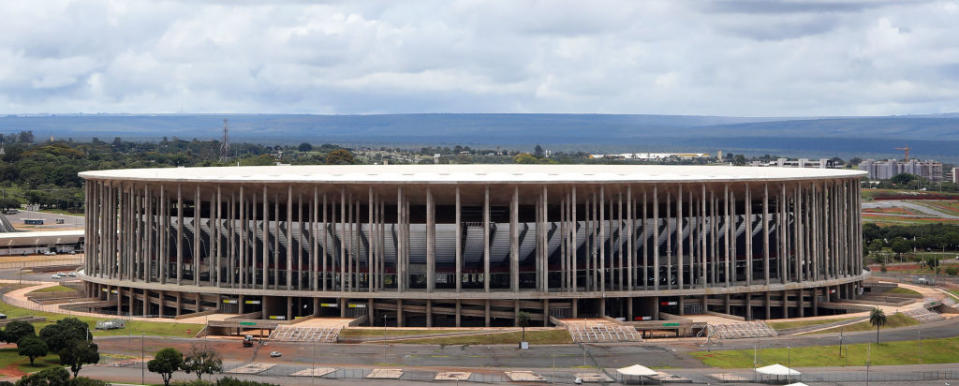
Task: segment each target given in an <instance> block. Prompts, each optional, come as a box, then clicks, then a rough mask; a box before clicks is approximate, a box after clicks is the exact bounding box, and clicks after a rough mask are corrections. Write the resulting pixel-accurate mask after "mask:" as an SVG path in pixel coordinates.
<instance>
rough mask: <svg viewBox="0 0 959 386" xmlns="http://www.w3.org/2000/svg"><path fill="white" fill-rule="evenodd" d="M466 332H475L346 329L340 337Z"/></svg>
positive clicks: (458, 330) (459, 330)
mask: <svg viewBox="0 0 959 386" xmlns="http://www.w3.org/2000/svg"><path fill="white" fill-rule="evenodd" d="M465 331H474V330H469V329H441V330H440V329H437V330H422V329H421V330H405V329H398V328H390V329H388V331H384V330H383V329H382V328H377V329H372V328H344V329H342V330H340V337H341V338H344V339H361V338H384V337H385V338H400V337H407V336H417V335H437V334H446V333H458V332H465Z"/></svg>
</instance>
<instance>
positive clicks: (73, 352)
mask: <svg viewBox="0 0 959 386" xmlns="http://www.w3.org/2000/svg"><path fill="white" fill-rule="evenodd" d="M98 350H99V347H97V345H96V343H92V342H88V341H86V340H71V341H70V342H69V343H68V344H67V345H66V347H64V348H63V349H62V350H60V353H59V354H60V364H61V365H69V366H70V371H71V372H73V377H74V378H76V376H77V373H79V372H80V369H82V368H83V365H84V364H87V363H90V364H93V363H99V362H100V352H99V351H98Z"/></svg>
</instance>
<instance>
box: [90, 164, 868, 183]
mask: <svg viewBox="0 0 959 386" xmlns="http://www.w3.org/2000/svg"><path fill="white" fill-rule="evenodd" d="M860 176H865V172H863V171H858V170H842V169H813V168H776V167H745V166H658V165H657V166H651V165H478V164H471V165H349V166H326V165H296V166H241V167H230V166H227V167H205V168H162V169H159V168H158V169H116V170H98V171H86V172H82V173H80V177H83V178H85V179H96V180H114V179H116V180H136V181H155V182H159V181H168V182H233V183H283V182H285V183H310V182H327V183H374V184H375V183H429V184H454V183H597V182H704V181H713V182H724V181H730V182H735V181H789V180H804V179H829V178H850V177H860Z"/></svg>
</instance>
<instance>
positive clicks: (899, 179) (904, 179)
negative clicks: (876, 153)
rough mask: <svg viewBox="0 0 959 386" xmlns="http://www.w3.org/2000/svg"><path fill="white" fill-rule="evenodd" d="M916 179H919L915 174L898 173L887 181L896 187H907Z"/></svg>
mask: <svg viewBox="0 0 959 386" xmlns="http://www.w3.org/2000/svg"><path fill="white" fill-rule="evenodd" d="M917 178H919V177H918V176H916V175H915V174H909V173H900V174H896V175H894V176H892V178H890V179H889V181H890V182H892V183H894V184H896V185H909V183H910V182H912V181H914V180H916V179H917Z"/></svg>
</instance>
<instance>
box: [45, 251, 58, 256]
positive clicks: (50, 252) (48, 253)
mask: <svg viewBox="0 0 959 386" xmlns="http://www.w3.org/2000/svg"><path fill="white" fill-rule="evenodd" d="M43 254H44V255H46V256H53V255H56V254H57V253H56V252H54V251H46V252H43Z"/></svg>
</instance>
